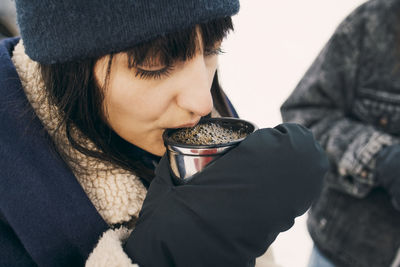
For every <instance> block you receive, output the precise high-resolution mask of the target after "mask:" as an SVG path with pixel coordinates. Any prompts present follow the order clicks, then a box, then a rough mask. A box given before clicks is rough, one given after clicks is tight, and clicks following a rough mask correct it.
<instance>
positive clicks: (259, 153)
mask: <svg viewBox="0 0 400 267" xmlns="http://www.w3.org/2000/svg"><path fill="white" fill-rule="evenodd" d="M15 3H16V9H17V17H18V25H19V29H20V32H21V38H11V39H5V40H3V41H2V42H1V43H0V60H1V63H0V90H1V92H0V109H1V112H0V157H1V160H0V266H83V265H86V266H96V267H98V266H107V267H110V266H111V267H112V266H137V265H139V266H146V267H148V266H157V267H162V266H230V267H234V266H254V263H255V259H256V258H257V257H259V256H260V255H262V254H263V253H264V252H265V251H266V249H267V248H268V247H269V245H270V244H271V243H272V242H273V241H274V239H275V238H276V236H277V235H278V234H279V233H280V232H282V231H285V230H287V229H289V228H290V227H291V226H292V225H293V223H294V219H295V217H297V216H299V215H301V214H303V213H304V212H305V211H306V210H307V209H308V208H309V206H310V205H311V203H312V201H313V200H314V199H315V197H316V196H317V195H318V193H319V192H320V188H321V185H322V177H323V175H324V174H325V172H326V170H327V167H328V161H327V158H326V156H325V154H324V152H323V150H322V148H321V147H320V146H319V145H318V143H317V142H316V141H315V139H314V137H313V135H312V133H311V132H310V131H309V130H307V129H306V128H305V127H303V126H301V125H298V124H292V123H288V124H281V125H278V126H276V127H274V128H265V129H259V130H257V131H255V132H254V133H252V134H250V135H249V136H248V137H247V138H246V139H245V140H243V141H242V142H241V143H240V144H239V145H238V146H237V147H235V148H233V149H232V150H230V151H229V152H228V153H226V154H225V155H224V156H223V157H221V158H219V159H218V160H216V161H214V162H213V164H210V165H209V166H207V167H206V168H205V169H204V170H203V171H202V172H200V173H197V174H196V175H194V176H193V177H192V178H191V179H190V180H189V181H188V182H186V183H184V184H175V183H174V181H175V179H176V178H175V177H174V176H173V174H172V173H171V170H170V167H169V166H170V164H169V162H168V158H167V157H166V156H165V155H164V154H165V150H166V149H165V146H164V144H163V139H162V134H163V133H164V131H165V130H166V129H169V128H181V127H192V126H195V125H196V124H197V123H198V122H199V120H200V119H201V118H202V117H210V116H213V117H216V116H236V112H235V110H234V109H233V107H232V105H231V104H230V102H229V100H228V98H227V97H226V95H225V94H224V92H223V91H222V89H221V88H220V86H219V84H218V76H217V71H216V69H217V64H218V54H219V53H220V50H221V43H222V41H223V39H224V37H225V36H226V35H227V34H228V32H229V31H231V30H232V29H233V25H232V20H231V16H233V15H234V14H236V13H237V12H238V10H239V1H238V0H202V1H198V0H184V1H178V0H174V1H165V0H155V1H148V0H136V1H109V0H100V1H90V0H88V1H81V0H70V1H57V0H41V1H31V0H16V1H15Z"/></svg>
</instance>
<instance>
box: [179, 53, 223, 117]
mask: <svg viewBox="0 0 400 267" xmlns="http://www.w3.org/2000/svg"><path fill="white" fill-rule="evenodd" d="M187 64H188V65H187V66H186V67H185V71H183V72H182V76H181V77H182V78H181V79H182V80H183V83H182V84H181V86H180V89H179V93H178V95H177V104H178V106H180V107H181V108H182V109H185V110H187V111H189V112H190V113H193V114H195V115H198V116H206V115H207V114H209V113H210V112H211V110H212V108H213V100H212V96H211V84H212V80H213V78H214V74H215V68H213V67H210V66H207V65H206V64H205V61H204V58H203V56H197V57H195V58H194V59H193V60H191V61H190V62H189V63H187Z"/></svg>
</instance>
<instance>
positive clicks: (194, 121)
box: [173, 118, 200, 129]
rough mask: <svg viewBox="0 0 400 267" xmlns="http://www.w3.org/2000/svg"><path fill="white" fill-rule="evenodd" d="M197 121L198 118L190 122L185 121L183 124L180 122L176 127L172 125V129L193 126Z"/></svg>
mask: <svg viewBox="0 0 400 267" xmlns="http://www.w3.org/2000/svg"><path fill="white" fill-rule="evenodd" d="M199 121H200V118H198V119H196V120H193V121H191V122H188V123H185V124H181V125H179V126H177V127H173V129H178V128H190V127H194V126H196V125H197V124H198V123H199Z"/></svg>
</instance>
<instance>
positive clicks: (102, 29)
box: [15, 0, 239, 64]
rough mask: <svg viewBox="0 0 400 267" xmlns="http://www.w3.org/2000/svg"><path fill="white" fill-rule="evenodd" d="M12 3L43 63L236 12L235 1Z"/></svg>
mask: <svg viewBox="0 0 400 267" xmlns="http://www.w3.org/2000/svg"><path fill="white" fill-rule="evenodd" d="M15 2H16V8H17V17H18V25H19V28H20V33H21V37H22V39H23V41H24V46H25V50H26V53H27V54H28V55H29V57H31V58H32V59H33V60H35V61H38V62H41V63H45V64H51V63H57V62H58V63H60V62H66V61H71V60H78V59H84V58H89V57H99V56H103V55H106V54H109V53H112V52H119V51H122V50H125V49H127V48H129V47H132V46H134V45H136V44H139V43H142V42H144V41H148V40H151V39H153V38H155V37H158V36H161V35H164V34H167V33H172V32H176V31H179V30H181V29H185V28H189V27H191V26H194V25H196V24H198V23H203V22H207V21H209V20H212V19H216V18H221V17H227V16H232V15H234V14H236V13H237V12H238V11H239V0H96V1H94V0H66V1H62V0H15Z"/></svg>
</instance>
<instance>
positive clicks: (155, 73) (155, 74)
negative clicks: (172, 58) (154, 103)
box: [135, 66, 173, 80]
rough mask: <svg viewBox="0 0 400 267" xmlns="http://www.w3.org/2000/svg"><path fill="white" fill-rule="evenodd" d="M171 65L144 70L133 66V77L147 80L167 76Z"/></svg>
mask: <svg viewBox="0 0 400 267" xmlns="http://www.w3.org/2000/svg"><path fill="white" fill-rule="evenodd" d="M172 69H173V68H172V66H166V67H164V68H161V69H157V70H145V69H141V68H137V67H136V68H135V77H138V78H140V79H144V80H148V79H154V80H158V79H161V78H163V77H168V76H169V74H170V73H171V71H172Z"/></svg>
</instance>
